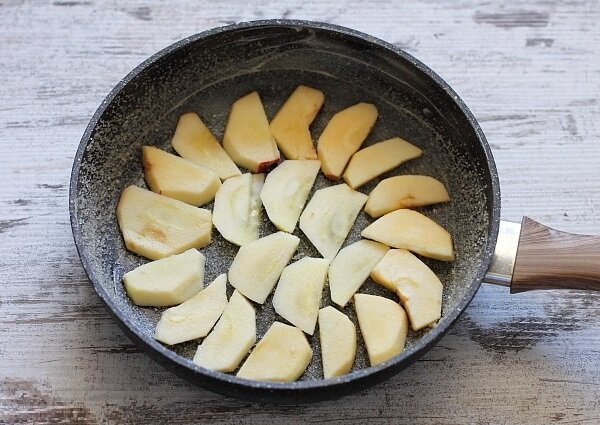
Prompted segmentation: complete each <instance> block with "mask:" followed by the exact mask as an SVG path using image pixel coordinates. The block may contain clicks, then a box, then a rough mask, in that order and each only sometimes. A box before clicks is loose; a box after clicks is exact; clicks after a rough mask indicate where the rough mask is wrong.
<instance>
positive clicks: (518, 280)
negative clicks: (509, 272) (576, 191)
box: [510, 217, 600, 293]
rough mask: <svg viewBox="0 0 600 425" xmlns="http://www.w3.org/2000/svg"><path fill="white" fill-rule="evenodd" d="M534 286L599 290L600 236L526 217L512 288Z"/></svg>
mask: <svg viewBox="0 0 600 425" xmlns="http://www.w3.org/2000/svg"><path fill="white" fill-rule="evenodd" d="M532 289H590V290H597V291H600V236H592V235H575V234H573V233H568V232H561V231H559V230H556V229H552V228H550V227H548V226H544V225H543V224H541V223H538V222H536V221H535V220H532V219H530V218H529V217H523V221H522V223H521V235H520V237H519V247H518V249H517V257H516V261H515V267H514V271H513V278H512V282H511V285H510V290H511V292H512V293H516V292H525V291H529V290H532Z"/></svg>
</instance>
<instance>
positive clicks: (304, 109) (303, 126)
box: [271, 86, 325, 159]
mask: <svg viewBox="0 0 600 425" xmlns="http://www.w3.org/2000/svg"><path fill="white" fill-rule="evenodd" d="M324 101H325V95H324V94H323V92H321V91H320V90H317V89H313V88H311V87H307V86H298V88H296V90H294V92H293V93H292V94H291V96H290V97H289V98H288V100H286V102H285V103H284V104H283V106H282V107H281V109H280V110H279V111H278V112H277V115H275V118H273V120H272V121H271V132H272V133H273V137H275V140H276V141H277V146H279V149H281V151H282V152H283V154H284V155H285V156H286V158H288V159H317V152H316V151H315V148H314V146H313V141H312V136H311V135H310V130H309V126H310V124H311V123H312V122H313V120H314V119H315V117H316V116H317V113H318V112H319V110H320V109H321V106H323V102H324Z"/></svg>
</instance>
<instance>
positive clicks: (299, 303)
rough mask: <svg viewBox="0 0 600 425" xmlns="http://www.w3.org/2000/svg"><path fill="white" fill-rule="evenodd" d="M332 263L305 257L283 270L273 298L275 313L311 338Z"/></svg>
mask: <svg viewBox="0 0 600 425" xmlns="http://www.w3.org/2000/svg"><path fill="white" fill-rule="evenodd" d="M328 267H329V260H325V259H323V258H310V257H304V258H302V259H301V260H298V261H296V262H295V263H292V264H290V265H289V266H287V267H286V268H284V269H283V272H282V273H281V278H279V283H278V284H277V288H276V289H275V295H273V307H274V308H275V312H276V313H277V314H279V315H280V316H281V317H283V318H284V319H285V320H287V321H288V322H290V323H291V324H292V325H294V326H297V327H298V328H300V329H302V330H303V331H304V332H306V333H307V334H309V335H312V334H313V333H314V332H315V326H316V324H317V316H318V315H319V307H320V304H321V295H322V293H323V286H324V285H325V278H326V277H327V268H328Z"/></svg>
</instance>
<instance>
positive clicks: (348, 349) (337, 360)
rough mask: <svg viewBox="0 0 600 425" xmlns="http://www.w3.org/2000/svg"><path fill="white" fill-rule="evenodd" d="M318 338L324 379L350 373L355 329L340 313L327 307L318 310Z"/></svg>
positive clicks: (354, 343)
mask: <svg viewBox="0 0 600 425" xmlns="http://www.w3.org/2000/svg"><path fill="white" fill-rule="evenodd" d="M319 338H320V341H321V359H322V361H323V375H324V377H325V379H327V378H335V377H336V376H341V375H345V374H346V373H348V372H350V369H352V365H353V364H354V358H355V357H356V328H355V327H354V323H352V321H351V320H350V319H348V317H347V316H346V315H345V314H344V313H342V312H341V311H338V310H336V309H335V308H333V307H331V306H328V307H325V308H322V309H321V310H319Z"/></svg>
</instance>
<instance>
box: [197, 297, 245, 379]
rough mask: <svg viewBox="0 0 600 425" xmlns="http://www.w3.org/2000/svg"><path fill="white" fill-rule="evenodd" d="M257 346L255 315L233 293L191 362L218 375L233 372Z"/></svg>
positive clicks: (243, 301) (242, 298) (243, 299)
mask: <svg viewBox="0 0 600 425" xmlns="http://www.w3.org/2000/svg"><path fill="white" fill-rule="evenodd" d="M255 343H256V312H255V311H254V307H252V304H251V303H250V301H248V300H247V299H246V298H244V296H243V295H242V294H240V293H239V292H238V291H234V292H233V295H232V296H231V298H230V299H229V304H227V307H225V311H223V315H222V316H221V318H220V319H219V321H218V322H217V324H216V326H215V328H214V330H213V331H212V332H211V333H209V334H208V336H207V337H206V338H205V339H204V341H202V344H200V345H199V346H198V349H197V350H196V355H195V356H194V363H196V364H198V365H200V366H203V367H205V368H207V369H212V370H218V371H220V372H233V371H234V370H235V369H236V368H237V367H238V365H239V364H240V363H241V362H242V360H243V359H244V357H246V354H248V351H250V349H251V348H252V346H253V345H254V344H255Z"/></svg>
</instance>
